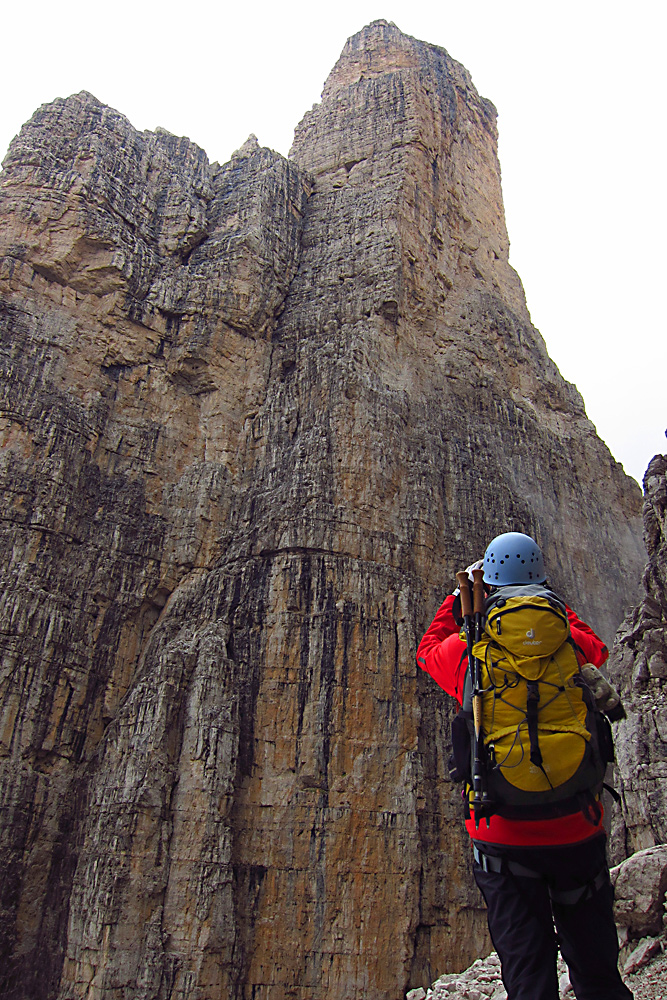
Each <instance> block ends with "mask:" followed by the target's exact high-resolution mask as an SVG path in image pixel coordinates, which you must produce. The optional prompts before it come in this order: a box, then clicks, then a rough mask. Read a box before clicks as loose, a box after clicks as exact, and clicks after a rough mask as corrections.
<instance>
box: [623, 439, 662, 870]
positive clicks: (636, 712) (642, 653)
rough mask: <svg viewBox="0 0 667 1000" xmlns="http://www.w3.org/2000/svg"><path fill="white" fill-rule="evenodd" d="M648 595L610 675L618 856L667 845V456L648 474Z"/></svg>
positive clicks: (629, 623)
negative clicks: (619, 702)
mask: <svg viewBox="0 0 667 1000" xmlns="http://www.w3.org/2000/svg"><path fill="white" fill-rule="evenodd" d="M644 527H645V531H644V536H645V539H646V547H647V549H648V563H647V565H646V570H645V572H644V580H643V583H644V596H643V599H642V601H641V602H640V604H639V605H638V606H637V607H636V608H634V609H633V611H632V612H631V613H630V614H629V615H628V617H627V618H626V619H625V621H624V622H623V624H622V625H621V627H620V629H619V630H618V634H617V637H616V643H615V645H614V648H613V649H612V653H611V656H610V659H609V666H608V672H609V674H610V676H611V677H612V678H613V679H614V681H615V682H616V684H617V685H618V687H619V690H620V691H621V694H622V697H623V702H624V704H625V707H626V712H627V719H625V720H624V721H623V722H619V723H618V726H617V727H616V762H617V768H616V772H617V773H616V778H617V781H616V784H617V785H618V788H619V791H620V792H621V796H622V800H623V802H622V810H621V811H620V812H619V811H618V810H617V811H615V812H614V822H613V826H612V842H613V844H614V849H615V851H616V855H617V857H622V856H624V855H625V854H631V853H632V852H633V851H640V850H643V849H646V848H650V847H653V846H654V845H655V844H664V843H667V455H656V457H655V458H654V459H653V461H652V462H651V463H650V464H649V467H648V469H647V471H646V475H645V476H644Z"/></svg>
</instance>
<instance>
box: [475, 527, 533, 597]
mask: <svg viewBox="0 0 667 1000" xmlns="http://www.w3.org/2000/svg"><path fill="white" fill-rule="evenodd" d="M483 566H484V583H490V584H491V585H492V586H493V587H507V586H510V585H512V584H515V585H516V584H521V583H544V582H545V581H546V578H547V574H546V572H545V569H544V558H543V556H542V550H541V549H540V547H539V545H538V544H537V542H536V541H535V540H534V539H533V538H531V537H530V535H522V534H521V533H520V532H519V531H507V532H505V534H504V535H497V536H496V538H494V539H493V541H492V542H490V543H489V546H488V548H487V550H486V552H485V553H484V563H483Z"/></svg>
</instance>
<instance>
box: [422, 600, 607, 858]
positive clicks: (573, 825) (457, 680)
mask: <svg viewBox="0 0 667 1000" xmlns="http://www.w3.org/2000/svg"><path fill="white" fill-rule="evenodd" d="M453 604H454V596H453V595H452V594H450V596H449V597H446V598H445V600H444V602H443V604H442V605H441V606H440V608H439V610H438V612H437V614H436V616H435V618H434V619H433V621H432V622H431V624H430V625H429V627H428V630H427V632H426V634H425V635H424V638H423V639H422V641H421V642H420V643H419V648H418V649H417V663H418V664H419V666H420V667H421V668H422V669H423V670H426V671H427V672H428V673H429V674H430V675H431V677H432V678H433V680H434V681H435V682H436V683H437V684H439V685H440V687H441V688H444V690H445V691H446V692H447V694H451V695H452V696H453V697H454V698H456V700H457V701H458V703H459V704H461V703H462V701H463V682H464V679H465V673H466V669H467V666H468V658H467V652H466V644H465V642H463V640H462V639H460V638H459V632H460V629H459V626H458V625H457V624H456V622H455V621H454V617H453V615H452V606H453ZM567 616H568V618H569V620H570V631H571V633H572V638H573V639H574V641H575V643H576V644H577V646H578V647H579V651H580V652H579V654H578V656H579V662H580V664H583V663H592V664H593V665H594V666H596V667H601V666H602V664H603V663H604V662H605V660H606V659H607V657H608V656H609V650H608V649H607V647H606V646H605V644H604V643H603V642H602V639H600V638H599V636H597V635H596V634H595V632H594V631H593V629H592V628H590V626H589V625H586V623H585V622H582V621H580V620H579V618H577V616H576V615H575V613H574V611H572V610H571V609H570V608H568V609H567ZM466 829H467V830H468V833H469V834H470V836H471V837H473V838H474V839H475V840H480V841H486V842H487V843H494V844H506V845H512V846H522V847H528V846H531V847H535V846H540V845H544V846H547V845H551V846H553V845H557V844H575V843H579V842H580V841H582V840H587V839H588V838H589V837H593V836H595V835H596V834H599V833H601V832H602V816H601V815H600V816H599V818H597V817H593V816H589V815H588V814H584V813H582V812H577V813H573V814H571V815H569V816H560V817H558V818H556V819H544V820H509V819H505V818H504V817H502V816H497V815H494V816H491V817H490V819H489V820H486V819H483V820H481V821H480V824H479V827H477V826H476V825H475V821H474V819H473V818H472V816H471V817H470V818H469V819H467V820H466Z"/></svg>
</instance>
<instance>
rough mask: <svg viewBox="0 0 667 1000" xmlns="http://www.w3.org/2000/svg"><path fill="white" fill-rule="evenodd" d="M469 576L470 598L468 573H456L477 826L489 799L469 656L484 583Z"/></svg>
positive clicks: (478, 694)
mask: <svg viewBox="0 0 667 1000" xmlns="http://www.w3.org/2000/svg"><path fill="white" fill-rule="evenodd" d="M472 574H473V581H474V582H473V588H472V591H473V596H472V599H471V596H470V581H469V580H468V574H467V573H466V572H465V571H463V572H461V573H457V574H456V579H457V581H458V585H459V591H460V594H461V614H462V616H463V629H464V631H465V636H466V647H467V650H468V671H469V674H470V685H471V688H472V718H473V754H472V790H473V801H472V805H473V812H474V815H475V822H476V823H479V820H480V819H481V817H482V815H483V808H484V807H485V806H486V805H487V804H488V802H489V797H488V794H487V792H486V789H485V787H484V760H483V754H484V742H483V736H482V690H481V676H480V673H481V670H480V662H479V660H478V659H477V657H476V656H474V655H473V651H472V648H473V644H474V643H475V642H479V640H480V639H481V638H482V627H483V618H484V583H483V581H482V577H483V576H484V571H483V570H481V569H474V570H473V571H472Z"/></svg>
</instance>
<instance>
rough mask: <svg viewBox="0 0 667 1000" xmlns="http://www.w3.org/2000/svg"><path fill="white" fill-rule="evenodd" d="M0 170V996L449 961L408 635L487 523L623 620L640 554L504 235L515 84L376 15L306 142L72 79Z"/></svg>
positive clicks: (633, 519) (387, 980)
mask: <svg viewBox="0 0 667 1000" xmlns="http://www.w3.org/2000/svg"><path fill="white" fill-rule="evenodd" d="M0 181H1V184H2V196H1V199H0V255H1V256H0V293H1V295H2V299H1V305H0V308H1V312H0V320H1V336H2V340H1V355H0V366H1V367H0V374H1V381H0V393H1V395H0V407H1V410H0V442H1V445H2V451H1V453H0V454H1V462H2V464H1V466H0V470H1V473H0V475H1V482H2V490H3V517H2V521H1V529H0V545H1V547H2V551H1V558H0V567H1V569H0V572H1V574H2V577H1V579H2V591H1V596H0V619H1V623H0V647H1V650H2V661H1V662H2V666H1V670H2V673H1V675H0V677H1V680H2V695H3V714H2V721H1V725H0V764H1V766H2V783H1V789H2V791H1V793H0V794H1V800H0V805H1V810H2V813H1V815H2V832H1V840H0V851H1V858H2V861H1V864H2V872H3V878H2V884H1V888H0V891H1V893H2V896H1V900H0V907H1V912H0V935H2V941H1V948H2V954H3V956H4V957H3V958H2V961H0V969H1V970H2V971H1V972H0V983H1V985H0V992H1V993H2V996H3V997H5V998H8V1000H9V998H11V1000H19V998H21V1000H28V998H29V1000H37V998H39V1000H77V998H84V997H85V998H88V1000H120V998H125V1000H130V998H131V1000H148V998H151V1000H158V998H159V1000H167V998H170V1000H185V998H190V1000H195V998H196V1000H214V998H215V1000H219V998H221V997H229V998H233V1000H237V998H238V1000H240V998H245V997H247V998H250V997H252V998H254V1000H262V998H266V1000H282V998H286V997H302V998H304V1000H305V998H308V1000H323V998H325V997H326V998H327V1000H338V998H340V1000H343V998H346V997H351V996H360V995H363V996H364V997H365V998H366V1000H379V998H389V997H396V996H400V995H402V994H403V992H404V991H405V989H407V988H408V987H409V986H410V985H411V984H414V985H420V984H422V983H426V982H430V981H432V980H433V979H434V978H435V977H436V976H437V975H438V974H439V973H440V972H442V971H444V970H445V969H452V968H455V967H459V968H463V967H465V966H466V965H467V964H469V962H470V961H471V960H472V959H473V958H475V957H476V956H477V955H479V954H482V953H485V952H486V951H487V950H488V941H487V939H486V931H485V918H484V914H483V912H482V910H481V907H480V900H479V898H478V896H477V893H476V890H474V888H473V886H472V882H471V879H470V875H469V870H468V869H469V860H468V858H469V850H468V846H467V844H466V843H465V840H464V835H463V833H462V829H461V818H460V815H459V811H460V805H459V804H458V803H457V794H458V792H457V789H455V788H454V787H453V786H452V785H449V784H447V783H446V782H445V781H444V780H443V775H444V773H445V761H446V757H447V743H448V724H449V718H450V713H451V711H452V706H451V705H450V704H449V703H448V700H447V699H446V697H445V696H444V694H443V693H442V692H440V691H439V690H437V689H436V687H435V685H434V684H433V683H432V682H431V681H430V679H429V678H427V677H426V676H425V675H420V676H418V675H417V670H416V665H415V660H414V652H415V648H416V643H417V641H418V639H419V638H420V636H421V634H422V632H423V630H424V629H425V627H426V626H427V624H428V622H429V620H430V617H431V616H432V614H433V612H434V611H435V609H436V607H437V606H438V604H439V602H440V600H441V599H442V598H443V596H444V595H445V593H446V592H447V591H448V590H449V589H450V587H451V581H452V579H453V574H454V572H455V571H456V570H457V569H460V568H461V566H463V565H465V564H466V563H467V562H469V561H470V560H471V559H472V558H474V557H476V556H477V555H478V554H479V553H480V552H481V550H482V549H483V546H484V545H485V543H486V541H487V540H488V539H489V537H491V536H492V535H493V534H495V533H497V532H499V531H502V530H506V529H508V528H516V529H519V530H526V531H529V532H532V533H534V534H536V535H537V537H538V539H539V541H540V542H541V544H542V546H543V548H544V550H545V553H546V557H547V560H548V563H549V566H550V578H551V582H552V584H553V585H554V586H555V587H556V588H557V589H560V590H562V591H564V592H565V594H566V595H567V596H569V597H570V600H571V602H572V603H573V604H575V606H576V607H577V608H578V610H579V611H580V613H581V614H582V615H584V616H586V617H587V618H588V619H589V620H590V622H591V624H593V625H594V626H595V627H596V628H597V629H598V630H599V631H600V632H601V633H602V634H603V635H604V636H605V637H607V638H608V641H610V640H611V636H612V635H613V633H614V631H615V628H616V626H617V624H618V622H619V621H620V620H621V618H622V615H623V613H624V612H625V610H626V608H627V606H628V605H630V604H633V603H636V600H637V595H636V593H635V592H633V588H632V586H631V585H628V581H630V582H631V581H632V580H634V579H637V581H638V580H639V575H640V572H641V566H642V565H643V562H644V553H643V549H642V544H641V537H640V524H639V514H640V495H639V491H638V489H637V488H636V486H635V485H634V484H633V482H632V481H631V480H630V479H628V478H627V477H625V476H624V474H623V472H622V469H621V468H620V466H619V465H618V464H617V463H616V462H614V460H613V458H612V457H611V455H610V453H609V451H608V450H607V448H606V447H605V445H604V444H603V443H602V442H601V441H600V440H599V439H598V438H597V436H596V434H595V430H594V428H593V426H592V425H591V423H590V422H589V421H588V420H587V418H586V415H585V411H584V406H583V402H582V400H581V397H580V396H579V395H578V393H577V391H576V389H575V388H574V387H573V386H572V385H570V384H568V383H567V382H564V381H563V379H562V378H561V377H560V375H559V373H558V371H557V369H556V367H555V365H554V364H553V363H552V362H551V360H550V359H549V357H548V355H547V353H546V349H545V346H544V343H543V341H542V339H541V337H540V335H539V333H538V332H537V331H536V330H535V329H534V327H533V326H532V325H531V323H530V318H529V315H528V312H527V309H526V305H525V300H524V296H523V291H522V287H521V283H520V281H519V278H518V276H517V275H516V273H515V272H514V271H513V270H512V268H511V267H510V266H509V263H508V239H507V233H506V230H505V223H504V216H503V206H502V197H501V190H500V171H499V165H498V160H497V149H496V125H495V110H494V108H493V106H492V105H491V104H490V103H489V102H488V101H486V100H483V99H482V98H480V97H479V95H478V94H477V92H476V91H475V88H474V87H473V84H472V82H471V80H470V77H469V75H468V74H467V72H466V71H465V70H464V69H463V67H461V66H460V65H459V64H457V63H456V62H454V61H453V60H452V59H451V58H450V57H449V56H448V55H447V53H446V52H445V51H444V50H443V49H439V48H436V47H434V46H430V45H427V44H424V43H422V42H417V41H415V40H414V39H411V38H408V37H406V36H404V35H402V34H401V33H400V32H399V30H398V29H397V28H395V27H394V26H393V25H389V24H387V23H386V22H377V23H375V24H374V25H371V26H370V27H368V28H366V29H364V30H363V31H362V32H360V33H359V34H358V35H356V36H354V37H353V38H352V39H350V41H349V42H348V43H347V45H346V47H345V49H344V51H343V54H342V56H341V58H340V60H339V62H338V64H337V65H336V67H335V68H334V70H333V72H332V74H331V76H330V77H329V80H328V81H327V84H326V87H325V90H324V94H323V98H322V103H321V104H320V105H318V106H316V107H315V108H314V109H313V110H312V111H311V112H309V113H308V114H307V115H306V117H305V118H304V120H303V121H302V123H301V124H300V125H299V127H298V128H297V130H296V135H295V142H294V147H293V150H292V153H291V157H290V160H289V161H286V160H284V159H283V158H282V157H280V156H278V155H277V154H275V153H272V152H270V151H269V150H266V149H261V148H259V147H258V146H257V143H256V142H255V141H254V140H253V139H252V137H251V139H250V140H249V141H248V142H247V143H246V144H245V145H244V147H243V148H242V149H240V150H239V151H238V153H236V154H235V155H234V156H233V157H232V159H231V161H230V162H229V163H227V164H225V165H224V166H219V165H217V164H209V163H208V161H207V159H206V156H205V155H204V153H203V152H202V151H201V150H200V149H199V148H197V147H196V146H194V145H193V144H192V143H190V142H189V141H187V140H185V139H177V138H175V137H174V136H171V135H169V134H167V133H164V132H158V133H157V134H150V133H143V134H140V133H137V132H136V131H135V130H134V129H133V128H132V127H131V126H130V124H129V123H128V122H127V121H126V120H125V119H124V118H123V117H122V116H121V115H119V114H117V113H116V112H114V111H111V110H109V109H108V108H105V107H103V106H102V105H100V104H99V103H98V102H97V101H96V100H95V99H94V98H93V97H91V96H90V95H88V94H85V93H82V94H79V95H76V96H74V97H71V98H69V99H68V100H65V101H57V102H55V103H54V104H52V105H50V106H48V107H44V108H42V109H40V111H38V112H37V114H36V115H35V116H34V117H33V119H32V120H31V122H30V123H29V124H28V125H26V126H25V128H24V129H23V130H22V132H21V134H20V136H19V137H18V138H17V140H16V141H15V142H14V144H13V145H12V147H11V149H10V152H9V154H8V156H7V158H6V160H5V162H4V169H3V173H2V175H1V177H0ZM593 567H595V569H593ZM619 567H622V568H623V572H622V573H619V572H618V568H619ZM602 579H605V580H606V581H607V582H606V583H605V586H604V588H603V587H602V586H601V585H600V580H602ZM616 580H618V583H617V584H616V583H615V581H616Z"/></svg>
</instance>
